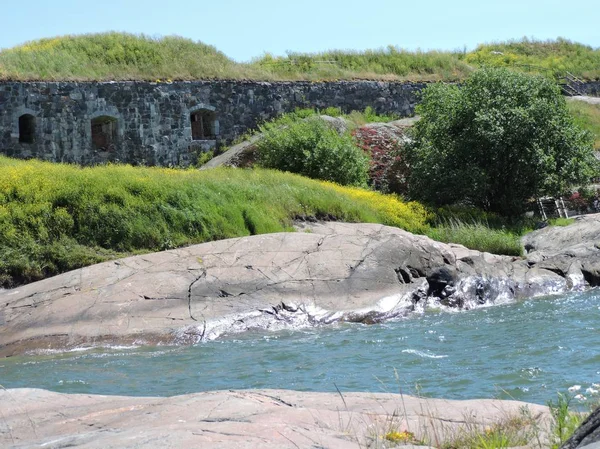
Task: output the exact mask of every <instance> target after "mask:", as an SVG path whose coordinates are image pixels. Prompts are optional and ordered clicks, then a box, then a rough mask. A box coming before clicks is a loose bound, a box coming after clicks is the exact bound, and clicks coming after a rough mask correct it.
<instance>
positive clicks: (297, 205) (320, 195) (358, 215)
mask: <svg viewBox="0 0 600 449" xmlns="http://www.w3.org/2000/svg"><path fill="white" fill-rule="evenodd" d="M0 172H1V173H2V176H1V177H0V285H1V286H11V285H16V284H19V283H24V282H30V281H33V280H37V279H40V278H43V277H46V276H50V275H53V274H56V273H60V272H64V271H67V270H70V269H74V268H77V267H80V266H84V265H89V264H91V263H95V262H99V261H102V260H106V259H109V258H114V257H117V256H119V255H124V254H132V253H135V252H144V251H155V250H162V249H169V248H175V247H179V246H183V245H189V244H193V243H200V242H206V241H211V240H216V239H223V238H229V237H239V236H245V235H251V234H262V233H269V232H278V231H287V230H290V229H291V225H292V222H293V219H294V218H295V217H297V216H315V217H318V218H324V217H329V218H335V219H338V220H343V221H347V222H376V223H383V224H388V225H391V226H401V227H403V228H404V229H406V230H408V231H412V232H417V233H422V232H424V231H425V230H426V229H427V225H426V223H425V222H426V217H427V213H426V212H425V209H424V208H423V207H421V206H420V205H418V204H416V203H408V204H406V203H403V202H401V201H400V200H399V199H398V198H396V197H393V196H385V195H381V194H378V193H375V192H367V191H363V190H361V189H349V188H345V187H341V186H337V185H335V184H331V183H324V182H318V181H313V180H310V179H307V178H303V177H300V176H296V175H292V174H289V173H281V172H276V171H270V170H258V169H257V170H236V169H225V168H223V169H214V170H207V171H195V170H175V169H164V168H141V167H136V168H134V167H131V166H119V165H112V166H102V167H93V168H90V167H87V168H80V167H75V166H70V165H63V164H52V163H47V162H41V161H17V160H13V159H9V158H5V157H0Z"/></svg>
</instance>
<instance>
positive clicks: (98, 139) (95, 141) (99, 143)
mask: <svg viewBox="0 0 600 449" xmlns="http://www.w3.org/2000/svg"><path fill="white" fill-rule="evenodd" d="M117 124H118V122H117V119H116V118H114V117H110V116H108V115H103V116H100V117H96V118H95V119H92V145H93V147H94V150H99V151H114V150H115V145H116V143H117Z"/></svg>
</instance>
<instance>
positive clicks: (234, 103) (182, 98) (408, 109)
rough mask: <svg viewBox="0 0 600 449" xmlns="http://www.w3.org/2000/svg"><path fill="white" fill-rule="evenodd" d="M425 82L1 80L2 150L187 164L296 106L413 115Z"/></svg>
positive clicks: (57, 158) (61, 158) (57, 157)
mask: <svg viewBox="0 0 600 449" xmlns="http://www.w3.org/2000/svg"><path fill="white" fill-rule="evenodd" d="M425 86H426V84H424V83H390V82H378V81H340V82H318V83H316V82H250V81H247V82H246V81H241V82H240V81H191V82H174V83H149V82H102V83H97V82H86V83H72V82H0V153H2V154H5V155H7V156H11V157H17V158H39V159H43V160H48V161H54V162H69V163H78V164H83V165H89V164H97V163H104V162H108V161H114V162H124V163H130V164H136V165H162V166H171V165H173V166H186V165H189V164H190V163H193V162H194V159H195V157H197V154H198V152H200V151H204V150H206V149H208V148H211V147H214V146H222V145H224V144H229V143H230V142H231V141H233V140H234V139H235V138H236V137H238V136H240V135H242V134H243V133H244V132H246V131H248V130H250V129H253V128H256V126H257V125H258V124H259V123H260V122H262V121H263V120H267V119H270V118H273V117H275V116H277V115H279V114H281V113H283V112H289V111H293V110H294V109H295V108H320V109H324V108H327V107H330V106H333V107H339V108H341V109H342V111H343V112H346V113H347V112H351V111H353V110H364V109H365V108H366V107H367V106H371V107H372V108H373V109H374V110H375V111H377V112H378V113H380V114H392V113H393V114H397V115H399V116H409V115H412V114H413V113H414V107H415V105H416V104H417V102H418V93H419V92H420V91H421V90H422V89H423V88H424V87H425ZM198 111H208V112H209V113H210V114H211V117H212V120H214V123H212V124H210V125H209V126H212V128H211V129H212V131H214V132H213V134H216V137H214V138H213V140H193V139H192V123H191V115H192V114H194V113H195V112H198ZM20 117H27V118H28V119H29V120H30V121H31V122H32V123H33V127H34V128H33V138H32V139H31V140H30V141H27V140H28V139H27V138H24V137H23V136H24V134H23V133H24V128H22V127H23V126H25V125H23V124H22V123H24V122H23V120H22V121H21V125H20V120H19V118H20ZM107 117H108V118H109V120H111V121H112V122H113V124H112V125H111V126H112V127H111V128H110V135H111V139H112V140H111V145H110V146H106V147H99V146H98V145H97V142H98V141H100V142H106V139H105V138H104V136H101V137H98V135H96V136H95V137H94V138H93V131H92V128H93V123H92V121H94V120H103V119H106V118H107ZM95 123H97V122H95ZM95 129H96V130H98V129H100V128H98V127H95ZM95 132H97V131H95ZM28 135H29V134H28ZM95 143H96V144H95Z"/></svg>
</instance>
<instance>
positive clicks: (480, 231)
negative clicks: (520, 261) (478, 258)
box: [427, 220, 523, 256]
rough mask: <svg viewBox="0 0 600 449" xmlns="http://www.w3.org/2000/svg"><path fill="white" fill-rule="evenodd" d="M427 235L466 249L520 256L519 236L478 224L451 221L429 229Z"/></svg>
mask: <svg viewBox="0 0 600 449" xmlns="http://www.w3.org/2000/svg"><path fill="white" fill-rule="evenodd" d="M427 235H428V236H429V237H431V238H432V239H434V240H438V241H440V242H445V243H459V244H461V245H464V246H466V247H467V248H471V249H476V250H478V251H485V252H489V253H493V254H505V255H508V256H521V255H522V252H523V249H522V247H521V241H520V235H519V234H517V233H514V232H511V231H509V230H506V229H493V228H491V227H489V226H488V225H486V224H484V223H480V222H472V223H465V222H462V221H458V220H451V221H448V222H447V223H445V224H441V225H438V226H437V227H435V228H431V229H430V230H429V231H428V232H427Z"/></svg>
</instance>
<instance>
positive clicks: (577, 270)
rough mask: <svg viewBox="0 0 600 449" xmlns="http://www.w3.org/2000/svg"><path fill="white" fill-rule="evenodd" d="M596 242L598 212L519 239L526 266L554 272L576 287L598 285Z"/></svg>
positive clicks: (598, 239) (599, 257)
mask: <svg viewBox="0 0 600 449" xmlns="http://www.w3.org/2000/svg"><path fill="white" fill-rule="evenodd" d="M598 242H600V214H591V215H585V216H582V217H578V218H577V219H576V221H575V223H573V224H570V225H569V226H548V227H545V228H543V229H539V230H537V231H534V232H531V233H530V234H527V235H526V236H524V237H523V239H522V243H523V246H524V247H525V250H526V251H527V261H528V263H529V265H531V266H535V267H537V268H539V269H543V270H545V271H552V272H554V273H557V274H558V275H559V277H564V278H565V279H566V281H567V282H568V283H569V284H570V286H571V287H572V288H575V289H577V288H579V289H580V288H583V287H584V286H585V285H589V286H592V287H595V286H599V285H600V248H599V246H600V245H598ZM557 282H558V280H557Z"/></svg>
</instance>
